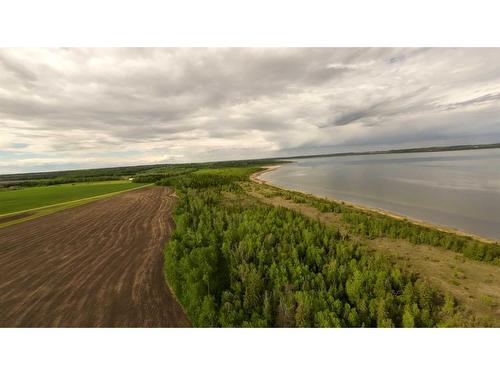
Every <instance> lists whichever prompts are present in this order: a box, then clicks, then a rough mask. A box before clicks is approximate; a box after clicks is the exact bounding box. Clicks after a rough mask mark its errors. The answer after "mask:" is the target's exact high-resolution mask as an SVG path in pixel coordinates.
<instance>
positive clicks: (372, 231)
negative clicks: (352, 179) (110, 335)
mask: <svg viewBox="0 0 500 375" xmlns="http://www.w3.org/2000/svg"><path fill="white" fill-rule="evenodd" d="M266 195H267V196H281V197H283V198H285V199H289V200H293V201H294V202H296V203H307V204H309V205H311V206H313V207H315V208H317V209H318V210H319V211H321V212H335V213H340V214H341V218H342V220H343V221H344V222H345V223H346V224H348V225H349V231H350V232H351V233H352V234H357V235H361V236H364V237H368V238H376V237H381V236H385V237H390V238H400V239H405V240H408V241H410V242H411V243H414V244H425V245H432V246H437V247H441V248H445V249H448V250H452V251H456V252H459V253H462V254H463V255H465V256H466V257H468V258H471V259H474V260H479V261H485V262H491V263H495V264H499V265H500V245H499V244H495V243H485V242H481V241H478V240H475V239H473V238H470V237H465V236H459V235H457V234H453V233H446V232H443V231H440V230H437V229H433V228H429V227H425V226H422V225H418V224H415V223H411V222H409V221H407V220H399V219H396V218H392V217H390V216H386V215H381V214H377V213H369V212H366V211H362V210H360V209H356V208H352V207H349V206H346V205H344V204H340V203H337V202H333V201H329V200H326V199H321V198H317V197H314V196H311V195H309V194H303V193H298V192H291V191H285V190H280V189H273V191H272V192H271V193H267V194H266Z"/></svg>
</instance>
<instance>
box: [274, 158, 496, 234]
mask: <svg viewBox="0 0 500 375" xmlns="http://www.w3.org/2000/svg"><path fill="white" fill-rule="evenodd" d="M264 178H265V179H266V180H268V181H269V182H271V183H272V184H274V185H277V186H281V187H284V188H289V189H293V190H299V191H303V192H307V193H312V194H315V195H318V196H322V197H331V198H336V199H339V200H345V201H350V202H354V203H359V204H362V205H365V206H370V207H376V208H382V209H384V210H387V211H391V212H394V213H397V214H401V215H404V216H409V217H412V218H415V219H420V220H425V221H427V222H430V223H435V224H440V225H445V226H448V227H452V228H456V229H460V230H463V231H466V232H469V233H475V234H478V235H481V236H485V237H489V238H493V239H500V149H492V150H478V151H474V150H472V151H452V152H436V153H416V154H399V155H397V154H392V155H363V156H347V157H326V158H315V159H298V160H297V162H296V163H292V164H288V165H284V166H283V167H281V168H279V169H277V170H275V171H271V172H269V173H266V174H265V176H264Z"/></svg>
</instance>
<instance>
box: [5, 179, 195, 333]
mask: <svg viewBox="0 0 500 375" xmlns="http://www.w3.org/2000/svg"><path fill="white" fill-rule="evenodd" d="M174 202H175V198H174V197H173V196H172V190H171V189H168V188H164V187H146V188H143V189H137V190H134V191H128V192H124V193H122V194H118V195H114V196H112V197H109V198H105V199H100V200H97V201H94V202H91V203H88V204H85V205H80V206H78V207H73V208H69V209H66V210H62V211H60V212H57V213H53V214H51V215H47V216H44V217H40V218H37V219H36V220H31V221H27V222H24V223H20V224H16V225H12V226H9V227H7V228H0V275H1V276H0V311H1V312H2V313H1V314H0V326H2V327H176V326H189V322H188V320H187V319H186V317H185V315H184V313H183V311H182V309H181V307H180V306H179V304H178V303H177V301H176V300H175V298H174V297H173V295H172V294H171V292H170V290H169V289H168V287H167V286H166V284H165V282H164V279H163V274H162V268H163V260H162V259H163V257H162V248H163V246H164V243H165V241H166V240H167V239H168V238H169V236H170V232H171V228H172V224H173V223H172V220H171V216H170V212H171V210H172V208H173V205H174Z"/></svg>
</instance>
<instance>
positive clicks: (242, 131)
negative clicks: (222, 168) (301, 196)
mask: <svg viewBox="0 0 500 375" xmlns="http://www.w3.org/2000/svg"><path fill="white" fill-rule="evenodd" d="M493 142H500V49H441V48H436V49H411V48H410V49H392V48H391V49H378V48H358V49H341V48H328V49H288V48H285V49H277V48H273V49H169V48H164V49H97V50H95V49H94V50H87V49H0V173H16V172H24V171H41V170H58V169H72V168H89V167H104V166H114V165H136V164H153V163H179V162H191V161H192V162H196V161H212V160H227V159H246V158H261V157H274V156H285V155H287V156H288V155H300V154H316V153H328V152H342V151H347V150H354V151H357V150H367V149H370V150H372V149H373V150H375V149H386V148H400V147H414V146H429V145H452V144H463V143H493Z"/></svg>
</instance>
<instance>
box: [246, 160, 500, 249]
mask: <svg viewBox="0 0 500 375" xmlns="http://www.w3.org/2000/svg"><path fill="white" fill-rule="evenodd" d="M281 166H282V165H281V164H280V165H270V166H264V167H263V168H265V169H264V170H262V171H259V172H256V173H254V174H252V175H251V176H250V180H251V181H253V182H255V183H258V184H265V185H269V186H272V187H274V188H278V189H281V190H287V191H291V192H298V193H302V194H306V195H310V196H313V197H316V198H320V199H326V200H328V201H331V202H333V203H337V204H344V205H346V206H347V207H351V208H354V209H357V210H361V211H364V212H368V213H376V214H380V215H384V216H388V217H391V218H393V219H397V220H401V221H408V222H410V223H413V224H417V225H420V226H423V227H427V228H430V229H436V230H439V231H441V232H445V233H450V234H456V235H459V236H463V237H470V238H473V239H475V240H478V241H481V242H484V243H497V242H498V241H496V240H493V239H490V238H485V237H481V236H478V235H476V234H473V233H467V232H464V231H461V230H459V229H456V228H451V227H447V226H443V225H439V224H433V223H429V222H426V221H423V220H418V219H414V218H411V217H408V216H403V215H398V214H395V213H393V212H390V211H387V210H384V209H381V208H376V207H368V206H364V205H360V204H357V203H353V202H349V201H343V200H338V199H334V198H331V197H319V196H316V195H314V194H310V193H308V192H305V191H298V190H291V189H287V188H284V187H282V186H279V185H275V184H272V183H270V182H269V181H268V180H266V179H265V178H263V175H264V174H266V173H268V172H271V171H273V170H276V169H278V168H280V167H281Z"/></svg>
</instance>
